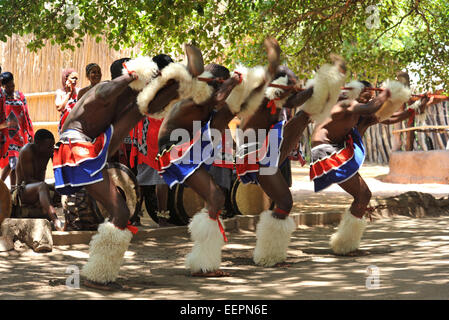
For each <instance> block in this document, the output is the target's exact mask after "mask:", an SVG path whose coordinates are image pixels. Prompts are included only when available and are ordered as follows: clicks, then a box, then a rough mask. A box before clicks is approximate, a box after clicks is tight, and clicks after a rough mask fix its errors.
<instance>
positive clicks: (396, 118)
mask: <svg viewBox="0 0 449 320" xmlns="http://www.w3.org/2000/svg"><path fill="white" fill-rule="evenodd" d="M433 101H434V100H433V97H431V98H429V97H425V98H422V99H421V100H420V101H419V113H423V112H425V108H427V107H428V106H430V105H432V104H433ZM414 113H415V111H414V110H413V109H412V108H407V109H405V110H404V111H398V112H395V113H393V115H392V116H391V117H390V118H388V119H386V120H384V121H382V122H381V123H383V124H394V123H398V122H401V121H404V120H405V119H408V118H410V117H411V116H412V115H413V114H414Z"/></svg>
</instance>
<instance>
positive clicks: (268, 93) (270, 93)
mask: <svg viewBox="0 0 449 320" xmlns="http://www.w3.org/2000/svg"><path fill="white" fill-rule="evenodd" d="M271 84H280V85H283V86H286V85H288V76H283V77H279V78H277V79H276V80H274V81H272V82H271ZM283 93H284V89H281V88H276V87H270V86H268V87H267V89H266V90H265V98H267V99H269V100H274V99H276V98H278V97H280V96H281V95H282V94H283ZM287 98H288V96H287V97H285V98H283V99H282V100H274V103H275V104H276V108H278V109H281V108H282V106H283V105H284V103H285V101H286V100H287Z"/></svg>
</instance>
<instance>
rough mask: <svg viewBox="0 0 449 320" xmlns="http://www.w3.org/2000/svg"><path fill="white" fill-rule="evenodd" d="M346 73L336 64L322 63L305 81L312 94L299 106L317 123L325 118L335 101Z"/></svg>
mask: <svg viewBox="0 0 449 320" xmlns="http://www.w3.org/2000/svg"><path fill="white" fill-rule="evenodd" d="M345 78H346V75H345V74H343V73H341V72H340V69H339V67H338V66H336V65H331V64H324V65H323V66H321V68H320V69H319V70H318V71H317V73H316V74H315V77H314V78H313V79H311V80H309V81H307V83H306V88H310V87H313V94H312V97H310V99H308V100H307V101H306V102H305V103H304V104H303V105H302V107H301V110H303V111H305V112H307V113H308V114H310V116H311V118H312V120H313V121H315V122H316V123H317V124H318V123H321V122H323V121H324V120H326V119H327V118H328V117H329V115H330V111H331V109H332V107H333V106H334V105H335V104H336V103H337V101H338V96H339V95H340V92H341V87H342V86H343V85H344V83H345Z"/></svg>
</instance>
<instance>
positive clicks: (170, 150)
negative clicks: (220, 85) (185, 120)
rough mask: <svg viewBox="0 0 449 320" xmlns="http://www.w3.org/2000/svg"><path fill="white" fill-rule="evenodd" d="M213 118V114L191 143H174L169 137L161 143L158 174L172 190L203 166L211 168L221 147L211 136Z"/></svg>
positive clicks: (157, 158) (158, 156)
mask: <svg viewBox="0 0 449 320" xmlns="http://www.w3.org/2000/svg"><path fill="white" fill-rule="evenodd" d="M212 117H213V114H212V115H211V117H210V118H209V120H208V122H207V123H206V124H205V125H203V126H202V127H201V130H197V131H196V133H195V134H194V137H193V139H191V140H190V141H186V142H183V141H182V140H181V141H178V142H173V141H171V140H170V139H169V137H168V138H166V139H161V140H160V141H159V154H158V155H157V157H156V160H157V161H158V166H159V168H158V172H159V174H160V175H161V176H162V177H163V178H164V180H165V182H166V183H167V184H168V185H169V187H170V188H172V187H173V186H174V185H175V184H177V183H184V182H185V181H186V179H187V178H188V177H190V176H191V175H192V174H193V173H194V172H195V171H196V170H198V168H200V167H201V166H204V167H205V168H206V169H207V170H208V169H209V168H210V166H211V164H212V162H213V161H214V159H213V158H214V154H215V150H216V149H217V148H219V146H220V141H216V140H217V139H213V138H212V135H211V128H210V122H211V120H212ZM218 140H220V139H218Z"/></svg>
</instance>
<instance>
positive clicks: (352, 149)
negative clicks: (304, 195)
mask: <svg viewBox="0 0 449 320" xmlns="http://www.w3.org/2000/svg"><path fill="white" fill-rule="evenodd" d="M311 153H312V161H311V164H310V180H311V181H313V182H314V185H315V192H319V191H321V190H323V189H326V188H327V187H329V186H330V185H331V184H334V183H337V184H339V183H342V182H345V181H346V180H348V179H350V178H352V177H353V176H354V175H355V174H356V173H357V172H358V171H359V169H360V167H361V166H362V164H363V161H364V160H365V147H364V145H363V141H362V138H361V136H360V134H359V132H358V131H357V129H356V128H352V129H351V132H350V133H349V134H348V136H347V137H346V140H345V141H344V142H343V143H341V144H321V145H318V146H316V147H314V148H312V150H311Z"/></svg>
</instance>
